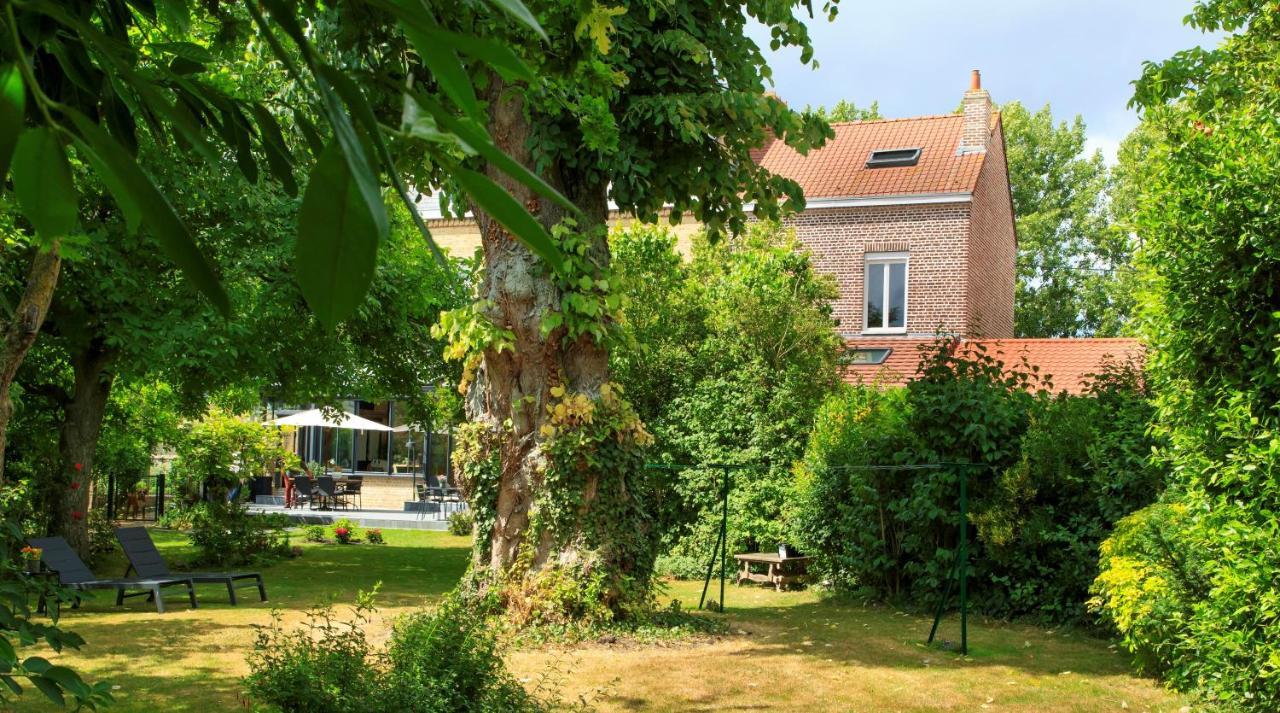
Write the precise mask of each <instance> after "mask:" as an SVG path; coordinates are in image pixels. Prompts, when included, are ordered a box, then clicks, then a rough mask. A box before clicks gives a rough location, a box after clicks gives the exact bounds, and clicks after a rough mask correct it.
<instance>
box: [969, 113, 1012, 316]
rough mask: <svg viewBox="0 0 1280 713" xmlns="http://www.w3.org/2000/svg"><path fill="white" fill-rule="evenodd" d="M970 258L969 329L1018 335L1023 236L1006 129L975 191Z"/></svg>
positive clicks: (998, 131) (999, 130)
mask: <svg viewBox="0 0 1280 713" xmlns="http://www.w3.org/2000/svg"><path fill="white" fill-rule="evenodd" d="M972 211H973V222H972V224H971V226H970V234H969V252H970V258H971V259H970V261H969V264H968V273H969V274H968V280H967V282H968V290H969V292H968V300H967V301H968V304H969V314H968V317H967V322H968V325H969V328H968V333H969V334H970V335H971V336H979V337H989V338H1008V337H1012V336H1013V293H1014V280H1015V267H1014V261H1015V259H1016V257H1017V249H1018V246H1017V237H1016V234H1015V231H1014V227H1013V226H1014V222H1013V204H1012V203H1011V201H1010V197H1009V172H1008V167H1007V165H1006V164H1005V154H1004V130H1003V127H1002V125H1001V123H1000V122H997V123H996V128H995V130H994V131H993V132H992V136H991V142H990V144H989V149H988V151H987V157H986V160H985V161H983V163H982V171H981V172H979V173H978V184H977V186H976V187H975V188H974V191H973V209H972Z"/></svg>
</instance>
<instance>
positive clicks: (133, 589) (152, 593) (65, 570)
mask: <svg viewBox="0 0 1280 713" xmlns="http://www.w3.org/2000/svg"><path fill="white" fill-rule="evenodd" d="M27 543H28V544H29V545H31V546H32V547H36V548H39V549H40V550H41V551H42V554H41V555H40V562H41V563H42V564H43V565H44V566H45V567H47V568H48V569H50V570H52V571H54V572H56V573H57V575H58V581H60V582H61V583H62V584H63V585H64V586H67V587H70V588H72V589H78V590H89V589H114V590H115V592H116V605H120V604H124V600H125V597H142V596H146V597H150V598H152V599H154V600H155V602H156V611H157V612H160V613H164V597H163V596H161V590H162V589H164V588H165V587H182V588H184V589H185V590H186V592H187V597H188V598H189V599H190V600H191V608H192V609H194V608H196V606H197V605H196V588H195V586H194V583H193V582H192V581H191V578H190V577H185V576H179V577H174V576H164V577H132V578H130V577H122V578H120V579H102V578H100V577H98V576H97V575H95V574H94V573H93V570H90V569H89V567H88V566H87V565H86V564H85V563H84V560H82V559H80V555H78V554H76V551H75V550H73V549H71V545H69V544H67V541H66V540H64V539H62V538H61V537H36V538H33V539H31V540H28V541H27ZM71 606H72V608H73V609H74V608H76V607H78V606H80V598H79V597H78V596H77V597H76V601H75V602H74V603H73V604H72V605H71Z"/></svg>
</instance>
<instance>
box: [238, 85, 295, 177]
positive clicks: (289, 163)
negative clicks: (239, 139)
mask: <svg viewBox="0 0 1280 713" xmlns="http://www.w3.org/2000/svg"><path fill="white" fill-rule="evenodd" d="M250 108H251V109H252V111H253V116H254V118H255V119H256V120H257V122H258V140H259V142H260V143H261V144H262V151H263V153H265V154H266V155H267V166H268V167H269V168H270V169H271V175H272V176H275V178H276V180H277V181H279V182H280V185H281V186H283V187H284V190H285V192H286V193H288V194H289V195H290V196H296V195H298V181H297V179H295V178H294V177H293V156H292V155H291V154H290V153H289V146H288V144H286V143H285V140H284V134H283V133H281V131H280V124H279V123H278V122H276V118H275V117H274V116H272V115H271V112H269V111H267V108H266V107H264V106H262V105H261V104H253V105H251V107H250Z"/></svg>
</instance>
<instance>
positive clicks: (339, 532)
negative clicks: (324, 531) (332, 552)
mask: <svg viewBox="0 0 1280 713" xmlns="http://www.w3.org/2000/svg"><path fill="white" fill-rule="evenodd" d="M333 538H334V539H335V540H337V541H338V542H339V543H341V544H344V545H349V544H351V530H350V529H348V528H345V527H335V528H333Z"/></svg>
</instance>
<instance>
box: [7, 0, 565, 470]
mask: <svg viewBox="0 0 1280 713" xmlns="http://www.w3.org/2000/svg"><path fill="white" fill-rule="evenodd" d="M372 4H374V3H344V4H342V8H343V9H344V10H346V11H348V12H354V13H356V14H359V13H366V14H367V13H369V12H370V6H371V5H372ZM376 4H377V5H378V7H388V8H391V9H393V10H394V13H393V14H392V15H389V16H385V17H382V18H381V19H382V20H383V22H382V23H381V24H379V25H377V27H376V28H374V29H377V30H381V31H386V30H390V31H392V33H393V34H395V33H398V32H400V31H406V32H409V33H410V34H411V35H412V37H413V38H414V40H415V43H416V44H417V45H418V46H419V47H421V48H422V51H421V52H420V53H417V54H416V55H415V56H414V57H413V58H412V59H411V58H410V57H409V55H407V54H403V53H402V58H401V59H402V61H401V65H406V64H412V65H413V66H415V67H418V68H422V67H425V68H426V70H427V71H424V72H422V74H423V77H422V81H420V82H419V83H417V85H416V88H415V93H416V94H417V96H418V98H419V99H418V102H417V106H419V107H425V108H426V109H427V114H428V116H429V117H430V120H429V124H430V126H429V128H424V127H419V130H416V131H401V132H395V131H394V130H392V129H389V128H388V127H387V126H385V125H383V124H381V123H379V121H378V119H377V117H376V116H375V115H374V113H373V111H372V109H371V107H370V104H369V98H368V96H367V94H366V92H365V91H364V90H363V89H362V88H361V86H360V84H359V83H357V82H356V81H354V80H353V79H352V78H351V76H349V75H348V74H346V73H344V72H343V71H342V70H340V69H338V67H337V66H335V64H334V62H333V61H330V60H329V59H326V57H324V56H322V54H321V52H320V50H319V49H317V47H316V46H315V45H314V44H313V41H312V36H313V34H311V33H314V31H315V30H316V28H321V27H323V26H325V24H326V23H327V22H328V21H329V19H330V18H331V16H333V15H334V14H335V10H334V8H333V7H332V6H330V5H325V4H319V3H304V4H301V5H295V4H292V3H285V2H281V0H263V2H261V3H258V2H253V1H252V0H245V2H243V3H240V4H235V3H203V4H200V5H199V7H198V9H196V10H195V11H194V12H193V8H192V6H191V4H190V3H189V2H187V0H158V1H157V2H127V0H74V1H72V2H60V3H46V2H32V3H8V4H6V5H4V7H3V9H2V10H0V179H3V178H7V177H8V176H9V175H10V173H12V178H13V185H12V189H11V193H12V196H13V197H16V198H17V206H18V208H19V220H18V222H17V223H18V224H17V225H16V226H14V227H15V229H16V230H18V231H19V232H20V233H21V234H22V235H23V237H24V238H25V240H24V241H22V244H23V246H24V247H25V251H24V255H22V257H23V259H25V260H28V261H29V265H30V267H29V270H28V273H27V275H26V276H25V277H24V278H23V279H22V280H21V281H20V283H19V284H21V285H22V286H23V289H22V292H21V294H20V295H19V296H18V298H17V299H12V300H6V302H8V303H10V304H12V305H13V308H12V309H7V310H5V312H6V314H5V315H4V323H3V325H2V332H3V341H2V342H0V477H3V466H4V458H3V456H4V446H5V440H4V434H5V433H7V430H8V422H9V418H10V414H11V412H12V406H11V401H10V385H11V383H12V379H13V378H14V376H15V374H16V373H17V370H18V367H19V366H20V364H21V362H22V360H23V359H24V358H25V356H26V354H27V352H28V351H29V350H30V348H31V346H32V344H33V343H34V342H35V338H36V335H37V333H38V332H39V329H40V325H41V323H42V322H43V319H44V316H45V312H46V311H47V309H48V303H49V300H50V299H51V298H52V294H53V286H54V284H55V283H56V279H57V275H58V272H59V268H60V263H61V249H62V247H63V241H64V240H66V239H67V238H69V237H73V236H79V235H81V234H82V233H83V231H82V230H81V229H80V228H81V226H79V225H78V221H77V218H78V205H77V204H78V202H79V198H80V189H81V187H82V186H81V185H80V183H79V181H78V180H77V179H75V178H74V177H73V173H72V170H71V167H72V164H73V163H80V164H84V165H86V166H88V168H89V171H87V172H85V174H84V175H85V176H93V179H94V180H96V181H99V182H100V184H101V185H102V186H104V187H105V189H106V191H107V192H108V193H109V194H110V195H111V196H112V197H113V199H114V201H115V204H116V205H117V207H118V208H119V209H120V211H121V212H122V213H123V214H124V217H125V223H126V225H127V227H128V232H129V233H131V234H132V233H137V232H138V231H139V230H145V234H146V235H147V237H148V238H149V239H151V240H154V244H155V245H156V246H157V247H158V248H159V249H160V251H161V253H163V254H164V256H165V257H166V258H167V259H168V260H169V261H171V262H172V263H173V264H175V265H177V266H179V267H180V268H181V270H182V274H183V276H184V278H185V279H184V281H185V282H186V283H187V284H188V285H190V286H193V287H195V288H197V289H198V290H199V291H200V292H202V293H203V294H204V295H205V296H206V298H207V299H208V300H209V301H210V302H211V304H212V305H213V306H214V307H215V308H217V309H218V310H219V311H220V312H221V313H222V314H224V315H227V314H229V313H230V310H231V301H230V299H229V298H228V296H227V294H226V291H225V289H224V288H223V286H222V285H221V283H220V282H219V279H218V275H217V273H216V270H215V267H214V265H213V264H212V262H211V261H210V259H209V258H208V256H206V255H204V254H203V253H202V252H201V250H200V247H199V246H198V244H197V243H196V241H195V239H194V237H193V235H192V233H191V230H190V229H189V227H188V226H187V225H185V224H184V223H183V221H182V219H181V217H180V216H179V215H178V214H177V213H176V212H175V211H174V209H173V206H172V205H171V200H170V198H171V196H166V195H165V194H164V193H163V192H161V191H160V190H159V189H158V188H157V186H156V185H155V182H154V181H153V180H152V178H151V177H150V176H149V175H148V174H147V172H146V171H145V170H143V169H142V168H141V167H140V166H139V164H138V162H137V160H136V156H137V152H138V147H139V145H140V143H142V142H140V139H143V140H144V141H149V142H150V144H151V145H153V146H157V147H163V150H165V151H168V152H171V155H179V154H181V155H183V156H186V157H188V158H190V159H192V160H195V161H201V162H205V163H207V164H211V165H215V166H216V165H221V164H222V163H223V162H224V161H226V160H228V159H229V158H231V157H234V160H235V164H236V165H237V166H238V168H239V169H240V172H241V173H242V174H243V176H244V178H245V180H246V181H247V182H248V183H255V182H257V180H258V169H259V165H260V163H261V164H264V165H265V166H266V168H267V169H268V170H269V172H270V173H271V175H272V177H273V178H274V179H275V180H277V181H279V182H280V184H281V185H282V186H283V187H284V188H285V189H286V190H288V191H296V189H297V181H296V177H295V175H294V171H295V169H296V168H298V167H300V166H305V167H308V168H309V170H308V175H309V176H310V178H311V180H310V181H309V184H308V185H309V186H310V188H311V189H312V190H311V193H310V194H308V195H307V196H304V199H303V202H302V204H301V207H300V211H299V224H300V230H299V232H298V241H297V243H296V248H295V260H296V264H297V267H298V277H299V285H300V287H301V289H302V292H303V294H304V295H305V296H306V298H307V301H308V304H309V305H310V306H311V308H312V309H313V310H315V312H316V314H317V316H318V317H319V318H320V319H321V321H322V322H323V323H324V324H325V325H327V326H329V327H331V328H332V327H333V326H334V325H336V324H337V323H338V322H340V321H342V320H343V319H345V318H347V317H349V316H351V315H352V314H353V313H354V312H355V311H356V309H358V308H359V307H360V305H361V304H362V303H363V300H364V297H365V295H366V294H367V292H368V289H369V286H370V284H371V281H372V279H373V273H374V265H375V264H376V262H377V259H376V256H377V250H378V245H379V243H380V242H381V241H382V239H384V238H385V237H386V234H387V229H388V226H389V221H388V217H387V211H386V206H385V204H384V203H383V200H382V196H381V192H380V187H379V183H380V179H382V178H385V179H387V182H388V183H390V185H391V186H392V187H393V188H394V189H395V193H396V194H397V195H398V197H399V198H400V200H401V201H402V202H403V203H404V204H406V205H407V207H408V208H409V210H410V214H411V215H412V216H413V217H414V218H415V219H416V224H417V226H418V229H419V230H420V232H421V233H422V234H423V236H424V237H426V239H427V240H428V241H430V234H429V232H428V231H427V229H426V225H425V224H424V223H423V222H422V220H421V219H420V218H418V216H417V213H416V210H415V209H414V205H413V203H414V199H413V197H412V196H411V194H410V192H409V190H408V188H407V186H406V183H405V181H404V180H403V178H402V174H401V173H400V171H399V168H400V167H399V166H398V161H397V157H403V156H404V155H405V152H402V151H397V152H392V151H391V149H390V148H389V138H388V137H389V136H390V135H392V134H393V133H394V134H395V136H396V137H397V139H400V140H404V139H408V140H410V143H416V144H417V151H416V153H415V154H414V156H415V157H416V158H419V159H425V158H431V159H434V160H433V161H430V162H426V163H429V165H430V166H431V167H432V170H433V171H434V172H435V173H436V174H437V175H440V174H442V173H448V172H449V171H451V170H452V169H455V168H457V165H458V158H457V149H458V148H459V147H461V146H463V145H465V146H466V148H467V150H468V151H470V152H478V153H480V154H482V155H485V156H488V157H490V158H491V159H493V160H494V161H495V165H498V166H501V167H502V169H503V170H505V171H507V172H509V173H510V175H512V176H514V177H515V179H516V180H517V181H518V182H522V183H523V184H524V185H526V186H529V187H531V188H532V190H533V191H534V192H535V193H538V194H540V195H544V196H548V197H550V198H552V199H553V200H558V201H560V202H561V203H562V204H564V205H569V203H568V201H567V200H565V199H564V198H563V197H562V196H560V195H559V194H558V193H557V192H556V191H555V190H554V189H552V188H550V187H549V186H547V185H546V184H545V183H544V182H542V181H541V180H539V179H538V178H536V177H535V176H534V175H533V174H532V173H530V172H529V171H528V170H527V169H526V168H524V167H522V166H520V165H518V164H515V163H513V162H511V161H510V160H507V159H505V157H501V156H499V155H498V151H497V149H496V148H495V147H494V145H493V143H492V141H491V140H490V138H489V137H488V136H487V134H486V133H485V131H484V129H483V128H481V127H480V126H479V125H478V124H476V123H475V122H474V121H468V120H466V119H463V118H461V117H459V116H457V113H458V112H461V113H462V114H464V115H466V116H467V117H468V118H474V117H476V116H478V111H479V109H478V105H477V104H476V98H475V89H474V87H473V86H472V85H471V83H470V81H469V79H468V78H467V76H466V69H465V68H464V66H463V64H462V60H461V59H460V56H459V55H460V54H461V55H462V56H466V57H467V58H468V60H469V61H472V62H474V63H476V64H480V63H486V62H487V63H491V64H492V65H494V66H496V67H497V68H498V71H499V72H501V73H502V75H503V76H504V77H521V78H524V79H532V75H531V73H530V71H529V69H528V67H527V66H526V65H525V64H523V63H521V62H520V61H519V60H518V59H517V58H516V57H515V56H514V55H513V54H512V53H511V52H510V51H509V50H507V49H506V48H504V47H502V46H500V45H497V44H495V43H493V42H489V41H486V40H484V39H482V38H479V37H476V36H475V34H474V28H473V27H469V28H464V30H463V32H461V33H450V32H443V31H442V30H440V29H439V27H438V23H437V21H436V19H435V15H436V14H437V13H441V14H443V13H444V12H446V11H448V10H450V9H451V8H448V7H436V6H434V5H431V4H429V3H385V2H378V3H376ZM485 10H486V11H485V12H484V13H480V9H478V10H477V13H478V17H480V18H482V19H483V20H485V21H486V22H489V23H500V22H502V21H503V20H501V19H498V18H495V17H493V15H492V12H499V13H506V14H507V15H508V16H509V17H510V18H511V21H512V22H516V23H521V25H522V27H523V30H522V31H524V32H529V33H531V34H532V33H539V34H542V29H541V28H540V27H539V26H538V24H537V21H536V20H535V19H534V18H533V16H532V15H531V14H530V13H529V11H528V9H527V8H526V7H525V6H524V5H523V3H521V2H520V0H495V4H494V7H493V8H492V9H485ZM264 11H265V12H267V13H269V14H270V16H271V21H268V20H267V17H266V15H264ZM298 13H302V15H301V16H299V14H298ZM356 26H360V25H358V24H357V25H356ZM304 27H306V28H308V29H307V30H304V29H303V28H304ZM367 29H369V28H367V27H362V30H367ZM362 30H355V31H354V32H359V31H362ZM282 37H288V38H291V39H292V41H293V42H294V43H295V44H294V47H293V48H292V50H290V49H289V48H287V47H286V46H285V44H284V41H282ZM262 54H270V55H272V56H273V57H274V59H275V60H276V61H278V62H279V66H281V67H283V68H284V71H285V73H286V74H287V76H288V77H289V78H290V79H291V80H292V85H291V87H290V90H291V91H290V93H289V95H288V96H287V97H286V98H284V100H281V101H276V102H273V103H272V104H270V105H268V104H267V103H264V102H263V101H262V97H261V87H258V86H256V85H253V84H251V83H246V82H244V79H245V75H244V74H243V73H242V72H241V71H240V69H241V67H242V65H244V64H246V62H245V57H246V56H247V55H258V56H260V55H262ZM419 60H420V61H419ZM335 61H336V60H335ZM249 64H251V62H250V63H249ZM406 76H408V72H407V71H405V70H404V67H403V66H402V67H401V68H400V71H397V72H393V73H389V74H386V75H383V76H380V77H377V78H376V81H377V83H386V82H392V83H395V82H397V81H400V80H403V79H404V78H406ZM246 85H247V87H246ZM246 88H247V91H246V92H243V93H242V92H240V91H239V90H243V89H246ZM245 95H249V96H248V97H246V96H245ZM254 95H257V96H254ZM274 98H275V99H277V100H280V99H281V98H280V97H274ZM313 117H320V119H321V120H320V122H319V123H320V125H321V126H324V127H326V128H327V129H329V130H331V132H332V136H331V137H326V136H325V135H324V134H325V133H326V132H324V131H322V130H321V129H320V128H318V127H317V124H316V122H315V121H314V120H313ZM286 132H290V133H293V134H295V135H301V136H305V137H306V139H307V141H306V145H307V147H308V150H306V151H297V150H294V149H293V148H291V147H290V146H289V145H287V143H286V140H285V133H286ZM463 136H464V137H465V140H463V139H462V138H460V137H463ZM71 159H74V161H72V160H71ZM400 160H403V159H400ZM10 167H12V172H10ZM455 185H456V186H459V187H460V188H461V189H462V191H463V192H465V193H472V192H474V193H475V194H476V196H477V197H476V199H477V200H478V201H479V202H481V203H484V204H495V203H496V204H499V205H500V206H501V210H500V211H499V214H500V215H501V217H502V220H503V221H505V223H506V224H508V227H509V228H510V229H511V231H512V235H513V237H515V238H517V239H520V240H525V241H528V243H529V245H530V246H531V247H532V249H533V250H534V251H536V252H538V253H539V254H541V255H542V256H543V257H544V258H545V259H547V260H549V261H551V262H552V263H553V264H555V265H559V264H560V256H559V254H558V253H556V252H555V249H554V247H553V246H552V245H551V243H550V239H549V238H548V236H547V235H546V233H545V231H544V230H542V229H541V228H540V227H539V226H538V224H537V223H536V222H535V221H533V220H531V219H530V216H529V214H528V212H527V210H526V209H525V208H524V206H523V205H521V204H517V203H513V202H512V201H511V200H510V197H509V196H507V195H505V194H503V193H502V192H501V191H500V190H499V189H497V188H496V187H495V186H494V185H493V184H492V182H491V181H489V180H488V179H485V178H483V177H478V178H477V177H476V176H475V175H474V174H471V175H470V178H469V180H465V181H461V182H458V183H457V184H455ZM3 187H4V188H8V187H7V186H3ZM86 227H87V226H86ZM16 244H18V241H11V240H8V239H6V241H5V249H6V251H10V250H11V249H12V248H13V246H14V245H16ZM431 245H432V246H433V247H434V244H433V243H431ZM338 266H341V267H342V268H344V269H337V267H338Z"/></svg>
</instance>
